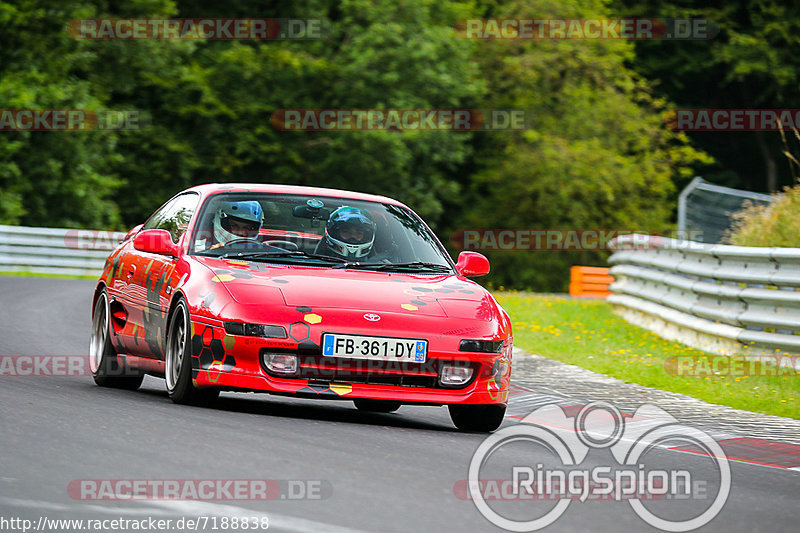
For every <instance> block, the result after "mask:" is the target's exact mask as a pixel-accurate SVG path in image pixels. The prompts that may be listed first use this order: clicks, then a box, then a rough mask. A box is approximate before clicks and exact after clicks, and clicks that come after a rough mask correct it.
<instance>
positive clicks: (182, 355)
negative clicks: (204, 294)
mask: <svg viewBox="0 0 800 533" xmlns="http://www.w3.org/2000/svg"><path fill="white" fill-rule="evenodd" d="M189 324H190V322H189V311H188V310H187V309H186V302H185V301H184V300H179V301H178V303H177V305H176V306H175V310H174V311H173V313H172V319H171V320H170V323H169V330H168V333H167V354H166V359H167V360H166V365H165V366H166V368H165V374H166V376H165V377H166V381H167V393H169V397H170V399H171V400H172V401H173V402H175V403H178V404H192V405H204V404H209V403H212V402H213V401H214V400H216V399H217V396H219V390H218V389H198V388H197V387H195V386H194V384H193V383H192V355H191V353H190V349H191V348H190V347H191V345H192V344H191V340H190V338H189V335H190V331H189V330H190V325H189Z"/></svg>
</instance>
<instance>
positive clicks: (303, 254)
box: [217, 250, 345, 263]
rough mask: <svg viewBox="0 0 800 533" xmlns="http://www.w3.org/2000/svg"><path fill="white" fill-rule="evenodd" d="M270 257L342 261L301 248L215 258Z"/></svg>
mask: <svg viewBox="0 0 800 533" xmlns="http://www.w3.org/2000/svg"><path fill="white" fill-rule="evenodd" d="M270 257H309V258H312V259H320V260H323V261H327V262H329V263H344V262H345V261H344V260H343V259H337V258H336V257H331V256H329V255H322V254H311V253H308V252H304V251H302V250H284V251H282V252H228V253H224V254H222V255H220V256H217V259H232V258H236V259H268V258H270Z"/></svg>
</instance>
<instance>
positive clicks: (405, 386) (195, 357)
mask: <svg viewBox="0 0 800 533" xmlns="http://www.w3.org/2000/svg"><path fill="white" fill-rule="evenodd" d="M312 336H313V335H312ZM191 340H192V358H191V359H192V361H191V362H192V380H193V383H194V384H195V386H197V387H201V388H204V387H218V388H222V389H226V390H239V391H256V392H269V393H275V394H284V395H292V396H297V397H304V398H317V399H340V400H347V399H355V398H369V399H376V400H393V401H400V402H403V403H420V404H435V405H441V404H501V405H504V404H506V403H507V401H508V390H509V383H510V374H511V341H510V339H509V340H508V341H507V343H506V345H504V348H503V351H502V352H501V353H493V354H486V353H469V352H453V353H446V352H436V351H433V350H431V351H430V352H429V354H428V362H427V363H425V364H424V365H422V366H419V365H408V366H405V367H403V366H402V365H397V364H395V365H394V366H392V365H391V363H390V364H388V365H384V366H382V365H380V364H374V363H375V362H374V361H368V362H365V361H360V363H361V365H360V366H359V371H354V370H353V367H352V366H351V365H350V363H351V361H341V360H336V359H333V358H323V357H322V356H321V352H319V351H318V349H319V347H318V345H317V344H315V343H314V342H313V341H311V338H310V337H309V339H307V340H306V341H303V342H296V341H294V340H293V339H291V338H289V339H267V338H260V337H245V336H239V335H229V334H226V332H225V330H224V328H223V324H222V323H221V322H219V323H218V322H215V321H213V320H209V319H207V318H199V317H192V332H191ZM315 347H316V348H315ZM268 349H272V350H280V351H290V352H295V353H298V354H299V355H300V359H301V361H303V365H302V367H301V370H300V371H299V374H300V375H298V376H287V377H280V376H276V375H270V373H268V372H267V370H266V369H265V368H264V366H263V364H262V361H261V353H262V351H263V350H268ZM447 362H456V363H457V364H462V365H468V366H470V367H472V368H473V369H474V370H473V378H472V379H471V381H469V382H468V383H467V384H466V385H465V386H463V387H462V388H446V387H443V386H441V385H440V384H439V382H438V369H439V368H440V366H439V365H440V364H444V363H447Z"/></svg>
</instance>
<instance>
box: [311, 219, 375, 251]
mask: <svg viewBox="0 0 800 533" xmlns="http://www.w3.org/2000/svg"><path fill="white" fill-rule="evenodd" d="M375 227H376V226H375V222H374V221H373V220H372V219H371V218H370V217H369V216H368V215H367V214H366V213H365V212H364V211H362V210H361V209H358V208H357V207H350V206H346V205H344V206H342V207H340V208H338V209H337V210H335V211H334V212H333V213H331V215H330V217H328V222H327V223H326V224H325V232H324V234H323V236H322V239H321V240H320V242H319V245H318V246H317V250H316V253H318V254H325V255H334V256H337V257H341V258H344V259H347V260H348V261H357V260H360V259H364V258H365V257H367V256H369V255H370V253H371V252H372V247H373V245H374V244H375Z"/></svg>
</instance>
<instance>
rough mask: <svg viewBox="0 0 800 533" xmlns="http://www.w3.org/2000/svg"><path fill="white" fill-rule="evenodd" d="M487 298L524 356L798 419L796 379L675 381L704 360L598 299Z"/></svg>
mask: <svg viewBox="0 0 800 533" xmlns="http://www.w3.org/2000/svg"><path fill="white" fill-rule="evenodd" d="M495 296H496V297H497V300H498V301H499V302H500V304H501V305H502V306H503V307H504V308H505V309H506V311H508V314H509V315H510V316H511V321H512V323H513V329H514V344H515V346H519V347H520V348H522V349H524V350H527V351H530V352H533V353H535V354H538V355H542V356H545V357H548V358H550V359H555V360H558V361H563V362H565V363H569V364H573V365H577V366H580V367H583V368H587V369H589V370H592V371H594V372H599V373H601V374H606V375H609V376H613V377H615V378H618V379H621V380H623V381H625V382H627V383H635V384H638V385H644V386H646V387H653V388H656V389H661V390H667V391H672V392H678V393H681V394H685V395H687V396H692V397H694V398H698V399H700V400H703V401H706V402H709V403H715V404H721V405H728V406H731V407H735V408H737V409H745V410H747V411H755V412H758V413H766V414H771V415H778V416H785V417H789V418H794V419H800V373H792V374H790V375H783V376H781V375H775V376H764V375H751V376H733V375H730V376H713V377H712V376H709V375H704V374H705V373H704V372H693V373H692V374H698V375H675V373H676V372H675V368H676V367H675V363H676V361H679V360H680V361H685V360H687V359H689V358H692V359H701V360H702V359H703V358H704V356H705V353H704V352H701V351H699V350H696V349H694V348H690V347H688V346H685V345H683V344H680V343H676V342H672V341H668V340H665V339H662V338H661V337H659V336H658V335H656V334H655V333H651V332H650V331H647V330H645V329H642V328H638V327H636V326H633V325H631V324H628V323H627V322H626V321H625V320H623V319H622V318H620V317H618V316H616V315H615V314H614V313H613V311H612V306H611V304H609V303H608V302H606V301H605V300H579V299H570V298H563V297H558V296H549V295H537V294H531V293H517V292H501V293H497V294H495ZM679 358H680V359H679ZM693 368H697V367H693ZM709 373H710V374H713V372H709ZM754 373H755V372H754ZM759 373H761V372H759ZM780 373H781V372H777V374H780Z"/></svg>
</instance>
